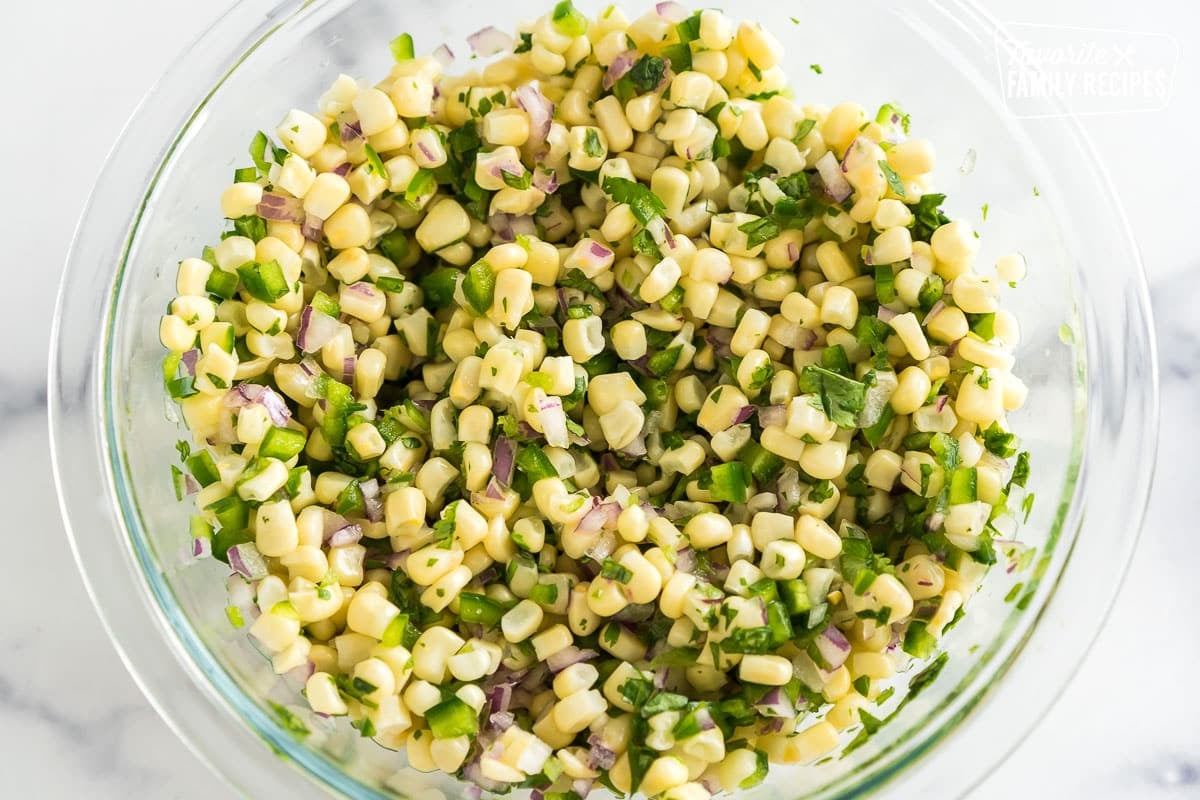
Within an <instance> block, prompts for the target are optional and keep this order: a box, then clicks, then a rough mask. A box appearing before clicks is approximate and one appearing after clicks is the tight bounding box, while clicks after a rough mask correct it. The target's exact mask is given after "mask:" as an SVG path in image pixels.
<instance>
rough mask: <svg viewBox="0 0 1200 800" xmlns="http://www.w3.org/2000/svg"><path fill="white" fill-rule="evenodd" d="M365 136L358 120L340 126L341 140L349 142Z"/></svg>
mask: <svg viewBox="0 0 1200 800" xmlns="http://www.w3.org/2000/svg"><path fill="white" fill-rule="evenodd" d="M363 138H365V137H364V136H363V132H362V123H361V122H360V121H358V120H355V121H354V122H349V123H346V124H345V125H343V126H342V142H343V143H347V144H348V143H350V142H353V141H357V140H359V139H363Z"/></svg>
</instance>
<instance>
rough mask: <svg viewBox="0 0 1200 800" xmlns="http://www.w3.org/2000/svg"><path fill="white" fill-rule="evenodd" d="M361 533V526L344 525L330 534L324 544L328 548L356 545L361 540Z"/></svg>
mask: <svg viewBox="0 0 1200 800" xmlns="http://www.w3.org/2000/svg"><path fill="white" fill-rule="evenodd" d="M362 536H363V532H362V526H361V525H354V524H350V525H346V526H344V527H342V528H338V529H337V530H336V531H334V532H333V533H331V534H330V535H329V536H328V538H327V539H326V542H327V543H328V545H329V546H330V547H346V546H348V545H352V544H358V543H359V541H361V540H362Z"/></svg>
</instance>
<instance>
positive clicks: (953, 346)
mask: <svg viewBox="0 0 1200 800" xmlns="http://www.w3.org/2000/svg"><path fill="white" fill-rule="evenodd" d="M961 341H962V339H955V340H954V341H953V342H951V343H950V344H949V346H947V347H946V358H954V354H955V353H957V352H958V345H959V343H960V342H961Z"/></svg>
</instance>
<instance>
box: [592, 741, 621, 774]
mask: <svg viewBox="0 0 1200 800" xmlns="http://www.w3.org/2000/svg"><path fill="white" fill-rule="evenodd" d="M615 763H617V754H616V753H614V752H613V751H612V750H610V749H609V748H608V746H607V745H605V743H604V739H602V738H601V737H600V734H598V733H593V734H592V735H591V736H589V737H588V764H589V766H591V768H592V769H596V770H605V769H612V766H613V764H615Z"/></svg>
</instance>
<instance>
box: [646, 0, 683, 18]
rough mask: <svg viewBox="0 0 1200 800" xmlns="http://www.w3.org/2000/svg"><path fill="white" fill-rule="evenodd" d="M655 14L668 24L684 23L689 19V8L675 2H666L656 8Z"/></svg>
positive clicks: (673, 0)
mask: <svg viewBox="0 0 1200 800" xmlns="http://www.w3.org/2000/svg"><path fill="white" fill-rule="evenodd" d="M654 10H655V12H656V13H657V14H658V15H659V16H660V17H662V18H663V19H665V20H667V21H668V22H683V21H684V20H685V19H687V17H688V10H687V7H686V6H684V5H682V4H680V3H676V2H675V0H664V2H662V3H659V4H658V5H656V6H654Z"/></svg>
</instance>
